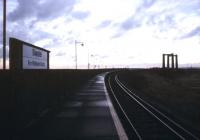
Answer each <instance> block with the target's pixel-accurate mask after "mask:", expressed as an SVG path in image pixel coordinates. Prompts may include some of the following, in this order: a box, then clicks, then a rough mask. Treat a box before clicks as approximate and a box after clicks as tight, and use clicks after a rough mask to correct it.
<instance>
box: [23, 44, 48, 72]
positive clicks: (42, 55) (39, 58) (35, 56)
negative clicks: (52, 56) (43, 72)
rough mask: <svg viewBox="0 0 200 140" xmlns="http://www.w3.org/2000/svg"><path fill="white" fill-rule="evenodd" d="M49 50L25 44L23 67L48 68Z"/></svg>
mask: <svg viewBox="0 0 200 140" xmlns="http://www.w3.org/2000/svg"><path fill="white" fill-rule="evenodd" d="M47 55H48V54H47V52H46V51H43V50H40V49H36V48H33V47H31V46H28V45H25V44H23V58H22V59H23V69H47V68H48V66H47Z"/></svg>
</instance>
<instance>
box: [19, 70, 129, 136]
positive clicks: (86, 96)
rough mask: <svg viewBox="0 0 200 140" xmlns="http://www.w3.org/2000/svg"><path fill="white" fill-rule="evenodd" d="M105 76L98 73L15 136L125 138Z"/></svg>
mask: <svg viewBox="0 0 200 140" xmlns="http://www.w3.org/2000/svg"><path fill="white" fill-rule="evenodd" d="M104 77H105V74H103V75H97V76H96V77H94V78H93V79H91V80H90V81H88V83H86V84H85V85H84V86H83V87H82V88H81V89H80V90H78V92H76V93H75V94H73V95H71V96H70V98H69V99H68V100H67V101H66V103H65V104H64V105H63V107H62V108H61V109H60V110H58V111H56V112H53V113H51V115H44V116H42V117H41V118H40V119H39V120H40V121H38V122H35V123H34V124H32V125H30V126H29V127H28V128H27V129H26V130H25V132H23V133H22V134H21V135H19V136H18V137H16V138H15V139H20V140H79V139H81V140H90V139H95V140H118V139H121V140H126V139H128V138H127V136H126V134H125V132H124V129H123V127H122V125H121V123H120V121H119V118H118V117H117V115H116V113H115V110H114V108H113V106H112V104H111V101H110V99H109V96H108V94H107V92H106V88H105V84H104ZM66 86H67V85H66Z"/></svg>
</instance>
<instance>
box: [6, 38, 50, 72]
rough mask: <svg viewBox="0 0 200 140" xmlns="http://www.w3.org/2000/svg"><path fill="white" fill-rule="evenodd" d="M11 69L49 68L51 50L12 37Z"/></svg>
mask: <svg viewBox="0 0 200 140" xmlns="http://www.w3.org/2000/svg"><path fill="white" fill-rule="evenodd" d="M9 45H10V53H9V54H10V69H12V70H23V69H49V53H50V51H48V50H46V49H43V48H41V47H38V46H35V45H32V44H30V43H27V42H24V41H22V40H19V39H16V38H10V40H9Z"/></svg>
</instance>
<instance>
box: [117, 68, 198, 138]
mask: <svg viewBox="0 0 200 140" xmlns="http://www.w3.org/2000/svg"><path fill="white" fill-rule="evenodd" d="M119 79H121V80H122V81H123V83H125V84H126V85H127V86H128V87H129V88H130V89H132V90H133V91H134V92H135V93H136V94H137V95H138V96H140V97H142V98H143V99H145V100H146V101H148V102H149V103H151V104H152V105H154V106H155V107H156V108H159V109H161V110H163V111H164V113H166V114H167V115H169V116H171V118H173V119H175V120H177V121H178V122H181V123H182V124H183V125H185V126H187V127H189V128H191V129H192V130H193V131H195V132H196V133H197V134H198V133H199V134H200V121H199V119H200V110H199V108H200V70H197V69H179V70H162V69H149V70H147V69H146V70H145V69H138V70H127V71H122V72H121V73H120V74H119Z"/></svg>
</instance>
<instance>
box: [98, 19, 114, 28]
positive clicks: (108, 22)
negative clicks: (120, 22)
mask: <svg viewBox="0 0 200 140" xmlns="http://www.w3.org/2000/svg"><path fill="white" fill-rule="evenodd" d="M111 22H112V21H110V20H104V21H102V22H101V23H100V24H99V25H98V26H97V28H105V27H107V26H109V25H110V24H111Z"/></svg>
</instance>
